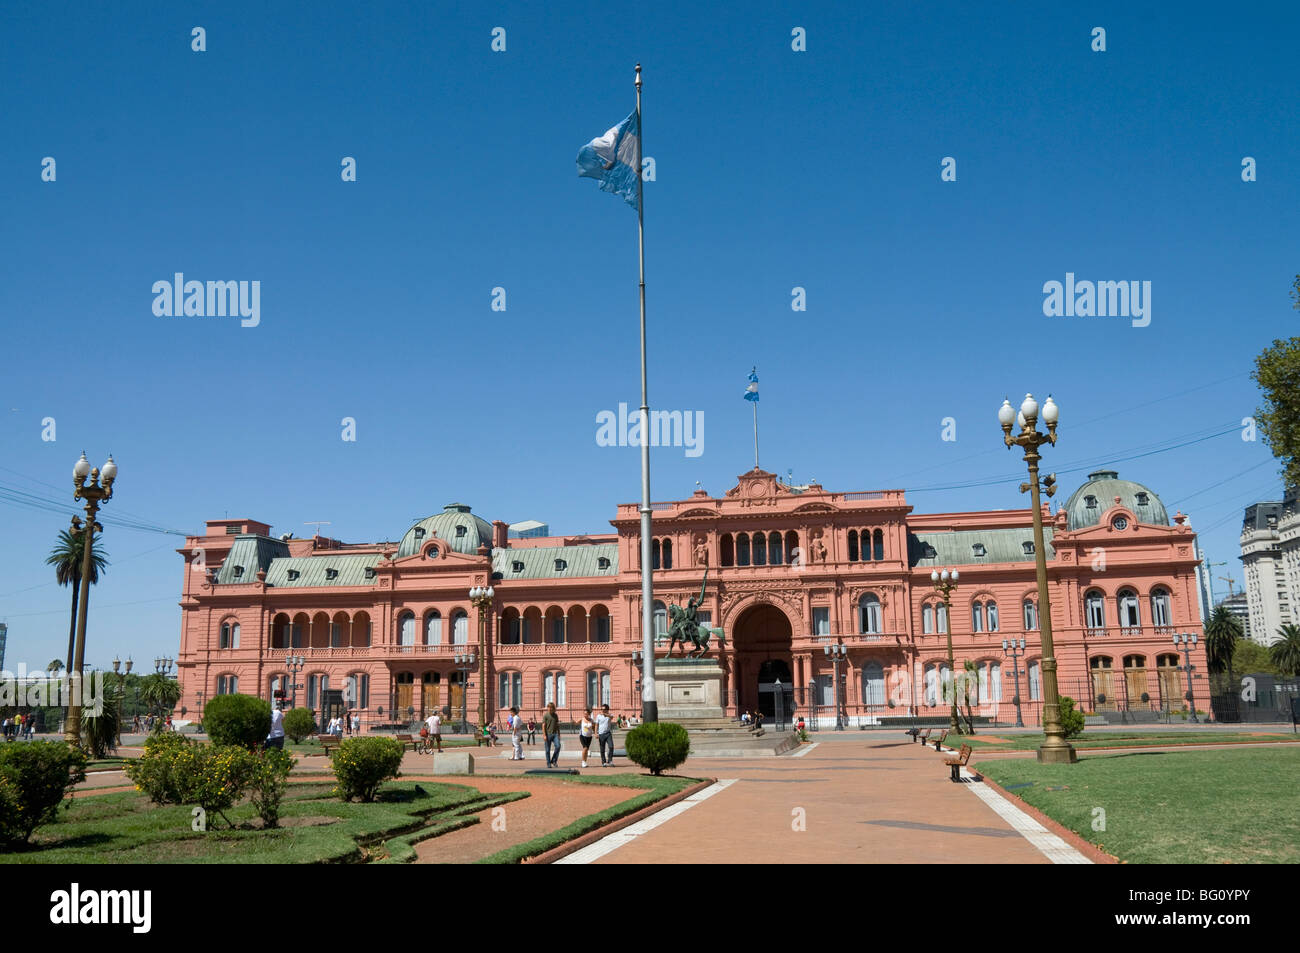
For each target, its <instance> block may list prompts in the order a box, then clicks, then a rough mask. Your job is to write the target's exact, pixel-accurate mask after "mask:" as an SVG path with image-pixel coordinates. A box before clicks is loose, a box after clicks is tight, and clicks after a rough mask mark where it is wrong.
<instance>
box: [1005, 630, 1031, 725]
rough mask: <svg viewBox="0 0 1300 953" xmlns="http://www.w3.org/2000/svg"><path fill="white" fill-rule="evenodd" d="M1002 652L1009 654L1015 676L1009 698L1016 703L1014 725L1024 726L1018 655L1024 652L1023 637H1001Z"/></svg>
mask: <svg viewBox="0 0 1300 953" xmlns="http://www.w3.org/2000/svg"><path fill="white" fill-rule="evenodd" d="M1002 654H1004V655H1010V656H1011V671H1012V672H1013V673H1014V674H1015V678H1016V693H1015V695H1013V696H1012V698H1011V700H1012V701H1013V702H1015V705H1016V727H1017V728H1023V727H1025V722H1024V719H1022V718H1021V717H1020V656H1022V655H1024V654H1025V640H1024V639H1003V640H1002Z"/></svg>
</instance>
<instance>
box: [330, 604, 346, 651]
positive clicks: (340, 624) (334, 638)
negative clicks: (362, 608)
mask: <svg viewBox="0 0 1300 953" xmlns="http://www.w3.org/2000/svg"><path fill="white" fill-rule="evenodd" d="M347 621H348V617H347V615H346V614H345V613H342V612H340V613H339V614H338V615H336V616H334V619H333V621H331V622H330V648H332V649H341V648H342V647H343V629H344V626H346V625H347Z"/></svg>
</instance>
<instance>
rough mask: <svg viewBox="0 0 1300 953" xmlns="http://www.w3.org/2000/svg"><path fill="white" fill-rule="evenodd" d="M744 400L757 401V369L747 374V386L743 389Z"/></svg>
mask: <svg viewBox="0 0 1300 953" xmlns="http://www.w3.org/2000/svg"><path fill="white" fill-rule="evenodd" d="M745 400H758V368H757V367H756V368H754V369H753V370H752V371H750V372H749V386H748V387H746V388H745Z"/></svg>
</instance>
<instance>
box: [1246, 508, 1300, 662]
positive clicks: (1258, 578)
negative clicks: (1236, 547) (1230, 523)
mask: <svg viewBox="0 0 1300 953" xmlns="http://www.w3.org/2000/svg"><path fill="white" fill-rule="evenodd" d="M1284 535H1285V536H1286V542H1285V543H1284V540H1283V536H1284ZM1297 549H1300V519H1297V515H1296V500H1295V491H1291V492H1290V493H1289V494H1288V495H1287V499H1286V500H1285V501H1280V500H1271V501H1265V502H1261V503H1252V504H1251V505H1250V506H1248V507H1246V516H1245V519H1244V521H1243V523H1242V528H1241V562H1242V567H1243V571H1244V572H1245V575H1246V604H1247V606H1248V608H1249V611H1250V631H1251V638H1253V639H1254V640H1255V641H1256V642H1259V643H1260V644H1261V645H1272V644H1273V643H1274V642H1276V641H1278V640H1279V638H1280V636H1279V635H1278V629H1279V628H1280V627H1281V626H1284V625H1288V624H1290V623H1292V622H1294V621H1295V617H1294V615H1293V607H1294V606H1295V605H1296V598H1295V597H1296V595H1297V593H1296V588H1295V587H1296V581H1297V571H1298V568H1300V567H1297V563H1296V560H1297ZM1288 566H1289V567H1290V569H1291V572H1290V579H1289V580H1288V572H1287V569H1288Z"/></svg>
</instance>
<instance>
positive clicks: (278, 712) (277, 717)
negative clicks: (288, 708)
mask: <svg viewBox="0 0 1300 953" xmlns="http://www.w3.org/2000/svg"><path fill="white" fill-rule="evenodd" d="M266 747H267V748H268V749H270V748H275V749H277V750H279V751H283V750H284V709H283V708H282V707H281V706H279V705H276V706H275V707H274V708H272V709H271V733H270V734H269V735H267V736H266Z"/></svg>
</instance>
